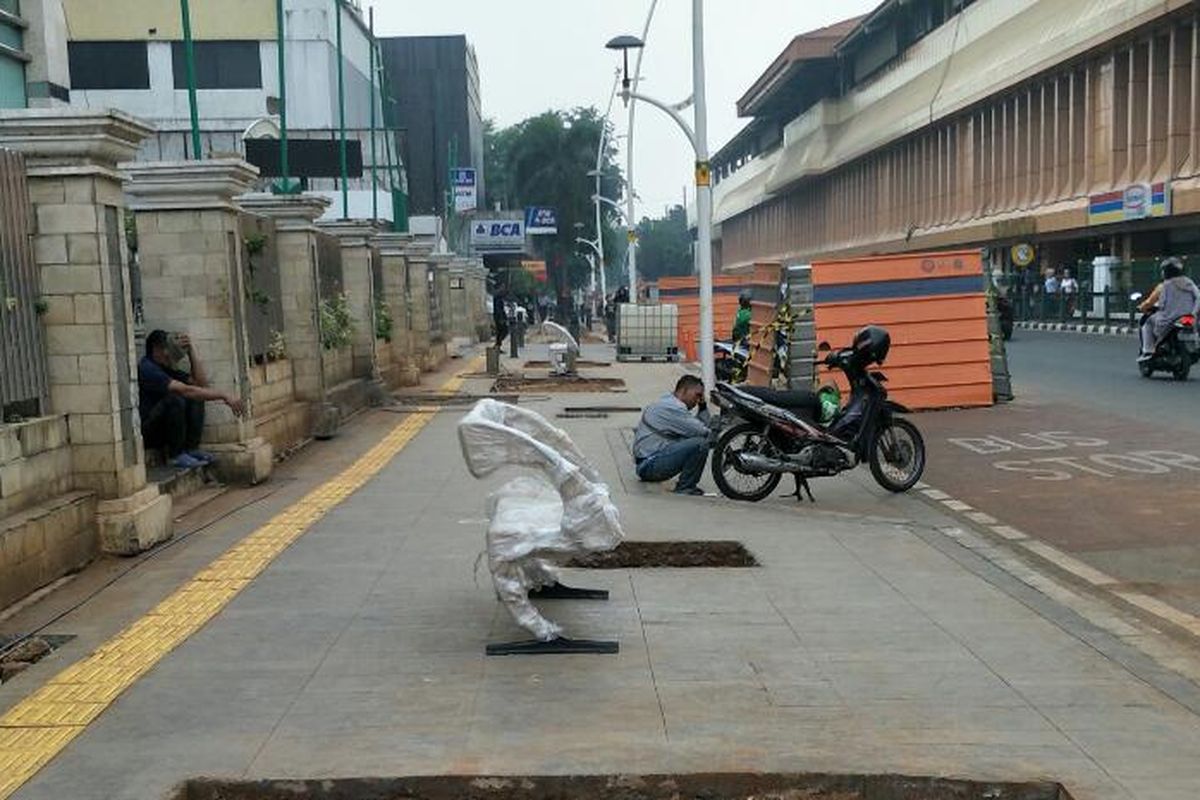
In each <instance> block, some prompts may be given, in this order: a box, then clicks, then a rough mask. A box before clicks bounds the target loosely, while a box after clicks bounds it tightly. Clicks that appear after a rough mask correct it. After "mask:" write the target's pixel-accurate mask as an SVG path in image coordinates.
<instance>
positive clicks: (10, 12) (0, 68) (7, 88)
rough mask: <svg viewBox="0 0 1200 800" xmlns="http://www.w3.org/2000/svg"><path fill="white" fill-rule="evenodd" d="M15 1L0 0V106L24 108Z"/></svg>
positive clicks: (22, 52)
mask: <svg viewBox="0 0 1200 800" xmlns="http://www.w3.org/2000/svg"><path fill="white" fill-rule="evenodd" d="M20 11H21V9H20V8H19V7H18V5H17V0H0V12H2V13H0V108H24V107H25V104H26V98H25V60H26V58H27V56H26V54H25V50H24V44H23V37H22V30H23V24H22V23H21V20H20V18H19V17H18V16H17V15H18V14H19V13H20Z"/></svg>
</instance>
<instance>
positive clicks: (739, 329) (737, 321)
mask: <svg viewBox="0 0 1200 800" xmlns="http://www.w3.org/2000/svg"><path fill="white" fill-rule="evenodd" d="M750 316H751V312H750V290H749V289H742V291H741V292H740V293H739V294H738V310H737V317H736V318H734V321H733V343H734V345H735V346H736V345H737V343H738V342H740V341H742V340H743V339H746V338H748V337H749V336H750Z"/></svg>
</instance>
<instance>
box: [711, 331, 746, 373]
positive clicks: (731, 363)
mask: <svg viewBox="0 0 1200 800" xmlns="http://www.w3.org/2000/svg"><path fill="white" fill-rule="evenodd" d="M749 360H750V344H749V343H748V342H747V341H746V340H745V339H743V340H742V341H740V342H733V341H729V342H713V368H714V370H715V372H716V376H717V380H719V381H724V382H725V383H736V382H737V381H738V380H740V379H741V376H743V375H745V374H746V362H747V361H749Z"/></svg>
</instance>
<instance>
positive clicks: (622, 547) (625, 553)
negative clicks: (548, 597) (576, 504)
mask: <svg viewBox="0 0 1200 800" xmlns="http://www.w3.org/2000/svg"><path fill="white" fill-rule="evenodd" d="M567 566H568V567H574V568H577V569H652V568H662V567H668V568H677V569H688V568H712V567H718V568H719V567H726V568H729V567H732V568H744V567H757V566H758V559H756V558H755V557H754V554H753V553H751V552H750V551H749V550H747V549H746V547H745V546H744V545H743V544H742V543H741V542H733V541H707V542H706V541H691V542H630V541H625V542H621V544H619V545H617V547H616V548H615V549H613V550H609V551H608V552H606V553H588V554H587V555H583V556H578V557H576V558H574V559H572V560H571V561H570V563H568V564H567Z"/></svg>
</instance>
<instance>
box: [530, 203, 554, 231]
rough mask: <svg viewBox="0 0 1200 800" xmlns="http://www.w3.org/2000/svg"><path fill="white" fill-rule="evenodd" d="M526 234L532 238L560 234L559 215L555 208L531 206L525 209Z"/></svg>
mask: <svg viewBox="0 0 1200 800" xmlns="http://www.w3.org/2000/svg"><path fill="white" fill-rule="evenodd" d="M525 232H526V233H528V234H529V235H530V236H553V235H554V234H556V233H558V214H556V213H555V212H554V209H553V208H544V207H542V206H530V207H529V208H527V209H525Z"/></svg>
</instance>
